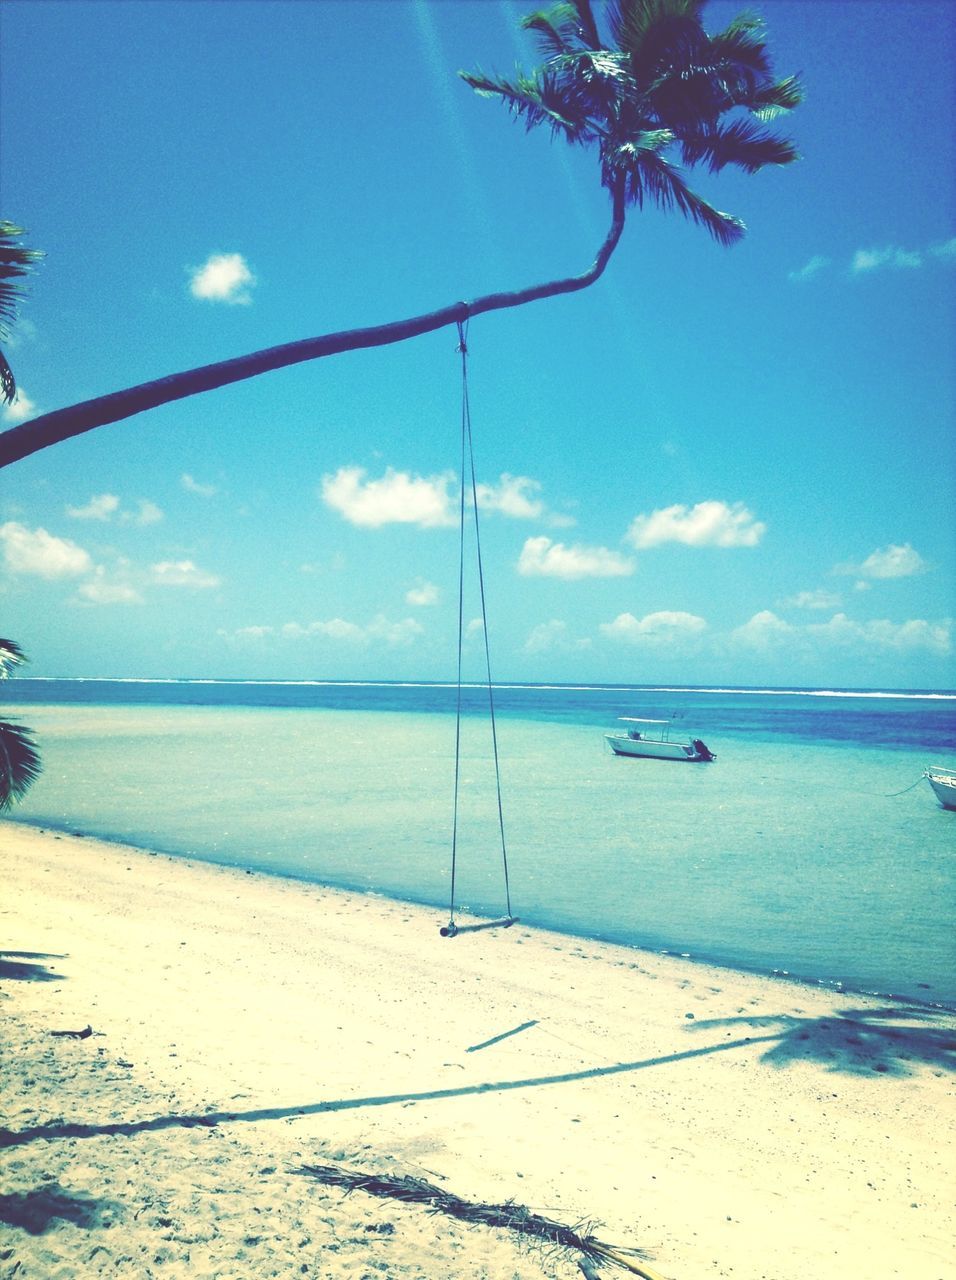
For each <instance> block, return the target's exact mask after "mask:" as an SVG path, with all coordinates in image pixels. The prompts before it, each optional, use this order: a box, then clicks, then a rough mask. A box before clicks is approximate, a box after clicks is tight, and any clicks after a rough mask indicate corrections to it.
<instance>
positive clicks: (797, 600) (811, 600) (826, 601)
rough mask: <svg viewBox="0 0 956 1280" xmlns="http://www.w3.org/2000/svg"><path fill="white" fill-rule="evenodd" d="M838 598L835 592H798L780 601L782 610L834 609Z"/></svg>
mask: <svg viewBox="0 0 956 1280" xmlns="http://www.w3.org/2000/svg"><path fill="white" fill-rule="evenodd" d="M839 604H840V597H839V595H837V593H836V592H835V591H823V590H816V591H798V592H797V594H796V595H795V596H790V597H789V598H788V599H786V600H781V601H780V605H781V608H784V609H836V608H837V607H838V606H839Z"/></svg>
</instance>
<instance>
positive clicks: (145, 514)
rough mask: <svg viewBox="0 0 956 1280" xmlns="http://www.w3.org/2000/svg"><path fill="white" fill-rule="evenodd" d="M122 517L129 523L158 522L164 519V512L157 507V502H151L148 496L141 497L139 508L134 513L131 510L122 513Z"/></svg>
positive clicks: (144, 523)
mask: <svg viewBox="0 0 956 1280" xmlns="http://www.w3.org/2000/svg"><path fill="white" fill-rule="evenodd" d="M121 518H122V519H123V520H124V521H126V523H127V524H139V525H147V524H158V523H159V521H160V520H162V519H163V512H162V510H161V508H160V507H157V505H156V503H155V502H150V500H149V499H148V498H140V500H139V510H138V511H137V512H136V514H135V515H134V514H133V513H132V512H131V511H124V512H122V513H121Z"/></svg>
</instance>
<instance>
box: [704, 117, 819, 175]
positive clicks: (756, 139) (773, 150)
mask: <svg viewBox="0 0 956 1280" xmlns="http://www.w3.org/2000/svg"><path fill="white" fill-rule="evenodd" d="M682 152H683V157H684V162H685V164H691V165H693V164H699V163H700V162H701V161H704V160H706V161H707V164H708V167H709V168H710V171H711V173H718V172H719V171H720V170H721V169H723V168H725V167H726V166H727V165H728V164H733V165H736V166H737V167H738V168H739V169H743V170H744V172H745V173H756V172H757V171H758V170H759V169H762V168H764V166H765V165H768V164H792V163H793V161H794V160H797V159H799V156H798V154H797V150H796V148H795V147H794V145H793V143H792V142H791V141H790V140H789V139H788V138H780V137H778V136H777V135H776V134H773V133H770V132H769V131H768V130H766V129H761V128H760V127H759V125H757V124H755V123H754V122H753V121H752V120H734V121H733V122H732V123H731V124H729V125H727V126H726V127H724V126H721V125H717V126H715V127H714V128H713V129H710V130H708V131H707V132H702V133H699V134H697V135H696V136H691V137H685V138H684V139H682Z"/></svg>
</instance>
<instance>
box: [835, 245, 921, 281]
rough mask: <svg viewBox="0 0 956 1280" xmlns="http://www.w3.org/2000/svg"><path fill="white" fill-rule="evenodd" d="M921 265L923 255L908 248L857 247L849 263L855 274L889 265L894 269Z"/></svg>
mask: <svg viewBox="0 0 956 1280" xmlns="http://www.w3.org/2000/svg"><path fill="white" fill-rule="evenodd" d="M922 265H923V255H922V254H921V253H917V252H915V251H911V250H909V249H897V248H892V247H890V248H886V249H857V251H856V253H855V254H854V255H853V261H852V263H851V264H850V270H851V271H852V272H853V273H854V274H855V275H861V274H865V273H866V272H868V271H878V270H880V269H881V268H883V267H891V268H895V269H899V268H901V267H903V268H912V267H921V266H922Z"/></svg>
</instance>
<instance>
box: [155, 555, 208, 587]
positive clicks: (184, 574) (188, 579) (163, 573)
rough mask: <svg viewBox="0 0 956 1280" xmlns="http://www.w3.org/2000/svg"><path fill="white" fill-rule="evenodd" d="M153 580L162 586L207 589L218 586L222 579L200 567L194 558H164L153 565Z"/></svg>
mask: <svg viewBox="0 0 956 1280" xmlns="http://www.w3.org/2000/svg"><path fill="white" fill-rule="evenodd" d="M151 573H152V581H153V582H154V583H156V585H157V586H161V587H193V588H195V589H196V590H207V589H209V588H211V587H218V586H219V584H220V581H221V579H219V578H217V577H216V575H215V574H214V573H207V572H206V571H205V570H204V569H200V568H198V567H197V566H196V565H195V564H194V563H193V561H192V560H163V561H161V562H160V563H159V564H154V565H153V566H152V570H151Z"/></svg>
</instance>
